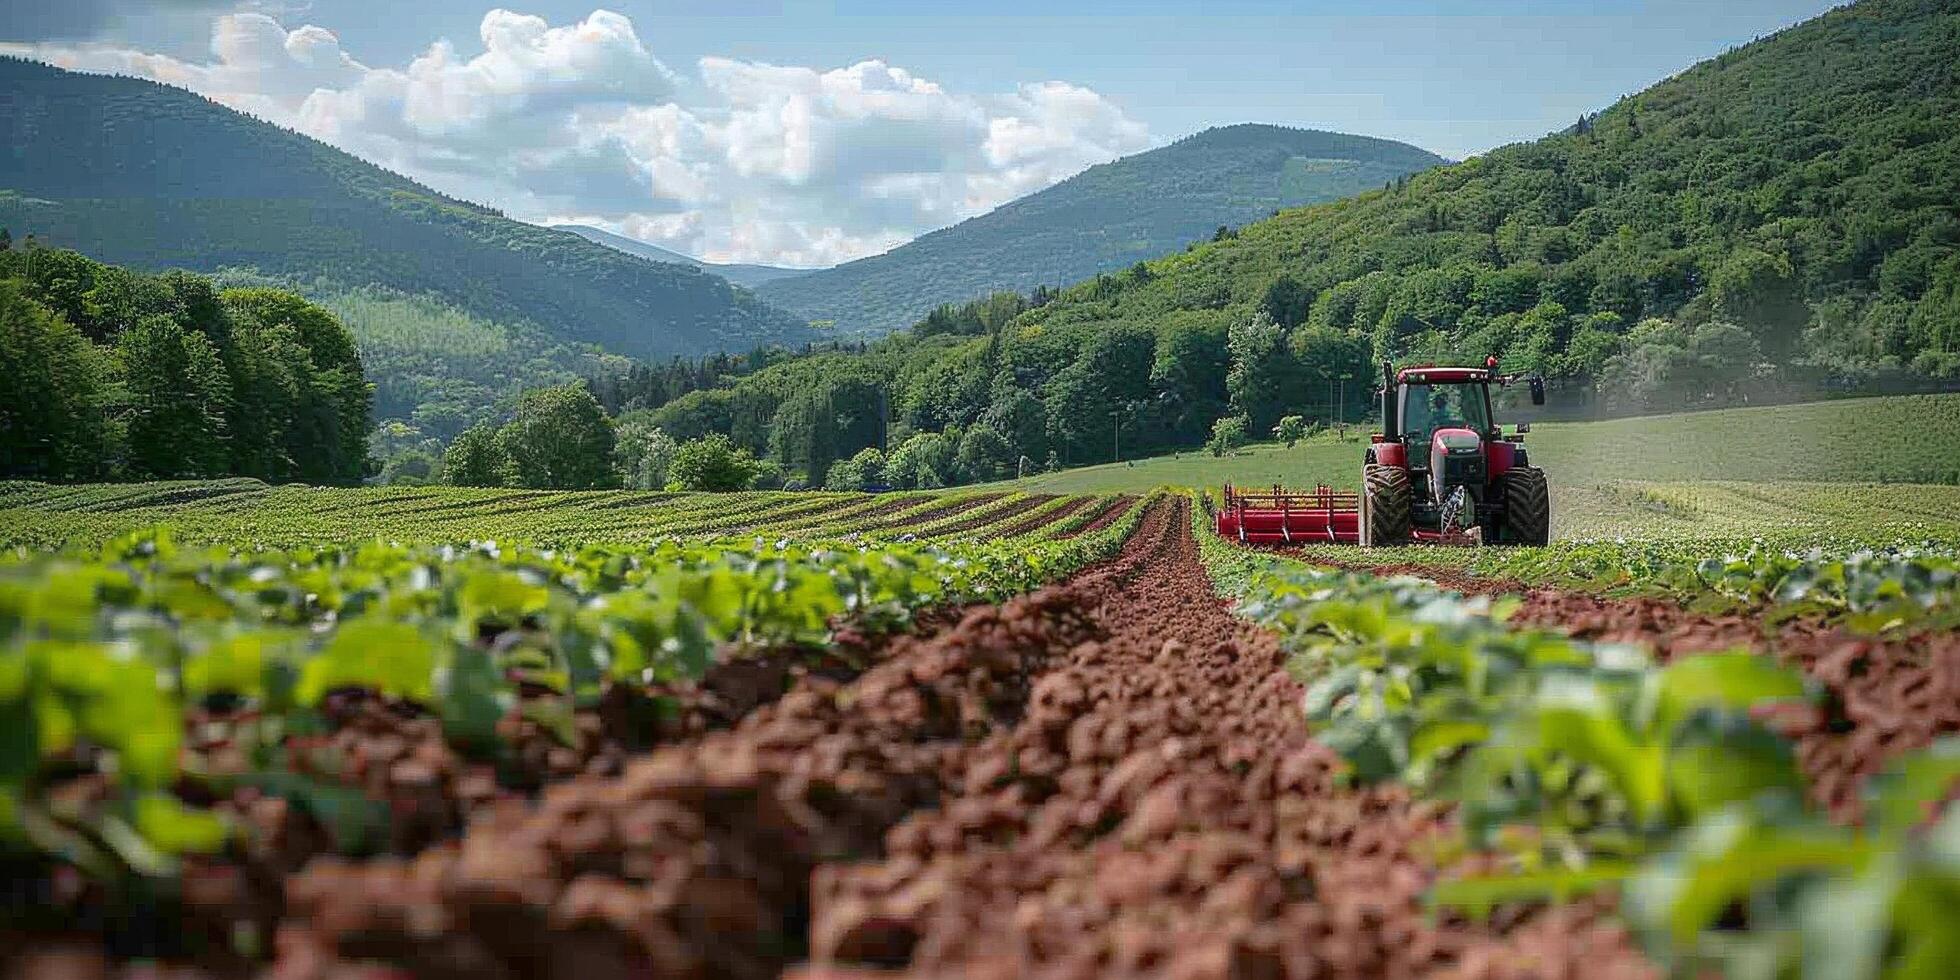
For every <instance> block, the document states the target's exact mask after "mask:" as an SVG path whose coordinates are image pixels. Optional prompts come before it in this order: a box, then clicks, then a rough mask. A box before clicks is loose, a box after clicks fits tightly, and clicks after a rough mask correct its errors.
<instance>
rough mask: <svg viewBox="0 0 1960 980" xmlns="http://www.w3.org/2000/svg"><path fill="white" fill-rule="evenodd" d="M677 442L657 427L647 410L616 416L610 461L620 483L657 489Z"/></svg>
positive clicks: (670, 461)
mask: <svg viewBox="0 0 1960 980" xmlns="http://www.w3.org/2000/svg"><path fill="white" fill-rule="evenodd" d="M679 448H680V444H679V443H677V442H675V441H674V437H673V436H670V435H668V434H667V433H665V432H662V431H661V430H660V427H659V426H657V425H654V424H653V422H652V420H651V419H649V418H647V413H644V412H635V413H632V414H631V415H629V416H624V417H621V418H620V419H619V424H618V426H617V432H616V435H615V437H614V441H613V461H614V463H615V464H616V465H617V466H618V467H619V473H620V478H621V480H622V482H623V483H624V484H625V485H626V486H628V487H631V488H632V489H635V490H658V489H660V488H661V487H664V486H666V485H667V471H668V468H669V467H670V466H672V465H673V462H674V452H675V450H677V449H679Z"/></svg>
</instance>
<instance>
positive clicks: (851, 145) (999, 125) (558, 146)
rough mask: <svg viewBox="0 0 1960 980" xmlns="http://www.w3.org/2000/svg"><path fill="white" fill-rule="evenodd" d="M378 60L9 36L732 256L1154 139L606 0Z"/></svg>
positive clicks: (413, 167)
mask: <svg viewBox="0 0 1960 980" xmlns="http://www.w3.org/2000/svg"><path fill="white" fill-rule="evenodd" d="M477 42H478V49H477V50H475V51H473V52H468V53H466V52H464V51H461V50H459V49H458V47H457V46H456V45H455V44H452V43H451V42H449V41H447V40H438V41H435V42H434V43H432V44H430V45H429V46H428V47H427V48H426V49H425V50H424V51H423V53H422V54H420V55H419V56H417V57H415V58H414V59H412V60H411V61H410V62H409V63H408V64H407V65H405V66H400V67H388V66H379V67H370V66H368V65H366V64H363V63H362V62H360V61H358V60H356V59H355V58H354V57H353V56H352V55H351V54H349V53H348V52H347V51H345V50H343V49H342V48H341V46H340V41H339V39H338V38H337V37H336V36H335V35H334V34H333V33H332V32H331V31H329V30H326V29H324V28H321V27H317V26H312V25H306V26H301V27H298V28H295V29H288V28H286V27H285V26H284V25H282V24H280V23H279V22H278V21H276V20H275V19H273V18H272V17H269V16H266V15H264V14H259V13H235V14H229V15H226V16H222V17H219V18H218V19H217V20H216V21H215V22H214V26H213V31H212V42H211V56H210V58H209V59H208V60H204V61H196V62H191V61H182V60H178V59H175V58H170V57H167V56H163V55H158V54H152V53H146V52H143V51H139V50H134V49H128V48H118V47H111V46H103V45H61V44H51V43H37V44H30V45H0V50H6V51H9V52H10V53H18V54H26V55H28V56H30V57H37V58H41V59H43V60H47V61H50V62H53V63H55V64H58V65H62V66H64V67H69V68H76V69H82V70H93V71H114V72H120V73H124V74H131V75H138V76H143V77H148V78H153V79H156V80H158V81H162V82H167V83H170V84H175V85H181V86H184V87H186V88H189V89H192V90H194V91H197V92H199V93H201V94H203V95H206V96H208V97H210V98H212V99H215V100H217V101H219V102H222V103H225V104H227V105H231V106H233V107H235V108H238V109H242V110H245V111H248V112H252V113H254V114H256V115H259V116H261V117H264V118H267V119H270V120H272V121H275V122H279V123H282V124H285V125H290V126H293V127H294V128H297V129H299V130H301V131H303V132H306V133H309V134H311V135H313V136H316V137H319V138H320V139H323V140H326V141H327V142H329V143H332V144H334V145H336V146H339V147H341V148H343V149H346V150H348V151H350V152H353V153H355V154H358V155H360V156H362V157H365V158H367V159H370V160H373V161H374V162H376V163H379V164H381V165H383V166H386V167H389V168H391V169H395V170H399V171H401V172H403V173H406V174H408V175H410V176H412V177H415V178H417V179H419V180H422V181H425V182H427V183H429V184H431V185H433V186H435V187H437V188H440V189H442V190H444V191H446V192H449V193H453V194H457V195H460V196H463V197H466V198H469V199H472V200H477V201H482V202H485V203H491V204H495V205H497V206H500V207H503V208H504V209H505V210H507V211H509V212H510V213H511V214H513V215H514V216H517V217H522V218H528V219H532V220H539V221H578V222H583V223H590V224H599V225H602V226H606V227H609V228H612V229H614V230H617V231H620V232H622V233H624V234H628V235H632V236H634V237H637V238H642V239H646V240H649V241H654V242H658V243H660V244H663V245H666V246H668V247H671V248H676V249H680V250H683V251H687V252H690V253H693V254H695V255H699V256H701V257H703V258H707V259H710V260H715V261H740V262H769V263H780V264H788V265H828V264H832V263H835V262H839V261H844V260H847V259H851V258H857V257H860V256H863V255H868V254H873V253H876V252H880V251H884V250H885V249H888V248H890V247H892V246H894V245H897V244H899V243H901V242H904V241H906V240H908V239H910V238H912V237H914V236H916V235H918V234H920V233H922V232H925V231H929V230H931V229H933V228H937V227H941V226H943V225H946V224H950V223H952V222H954V221H958V220H960V219H961V218H965V217H969V216H972V215H974V214H979V213H982V212H984V211H987V210H989V209H991V208H993V207H996V206H998V205H1000V204H1002V203H1004V202H1006V201H1008V200H1011V199H1012V198H1015V197H1018V196H1020V195H1023V194H1026V193H1029V192H1031V191H1034V190H1038V189H1040V188H1042V187H1045V186H1047V185H1049V184H1052V183H1054V182H1056V181H1058V180H1061V179H1062V178H1065V177H1067V176H1069V175H1071V174H1074V173H1076V172H1078V171H1080V170H1082V169H1083V168H1085V167H1088V166H1090V165H1092V164H1095V163H1100V162H1103V161H1106V160H1110V159H1114V158H1115V157H1118V156H1121V155H1123V154H1125V153H1131V152H1135V151H1137V150H1140V149H1143V148H1144V147H1146V146H1148V145H1149V134H1148V132H1147V131H1146V130H1145V129H1144V127H1143V126H1142V125H1141V124H1139V123H1137V122H1136V121H1135V120H1132V119H1130V118H1128V117H1127V116H1125V115H1124V113H1123V112H1122V110H1121V109H1120V108H1118V107H1117V106H1116V105H1115V104H1113V103H1111V102H1110V101H1109V100H1108V99H1105V98H1103V97H1102V96H1101V95H1100V94H1098V93H1096V92H1094V91H1092V90H1090V89H1086V88H1082V87H1080V86H1076V85H1071V84H1068V83H1066V82H1056V81H1047V82H1038V83H1029V84H1024V85H1020V86H1018V87H1016V88H1014V89H1013V90H1012V91H1008V92H1000V93H962V92H954V91H949V90H947V89H946V88H945V87H944V86H942V85H940V84H938V83H936V82H934V81H932V80H931V79H928V78H924V77H921V76H919V75H917V74H915V73H913V72H911V71H908V70H907V69H905V68H903V67H900V66H896V65H892V64H888V63H886V62H883V61H879V60H875V59H874V60H866V61H861V62H858V63H856V64H852V65H846V66H843V67H838V68H811V67H803V66H793V65H772V64H763V63H759V62H750V61H740V60H736V59H730V58H720V57H708V58H703V59H701V60H700V62H699V63H698V64H696V65H694V66H692V68H693V70H692V73H691V74H686V75H683V74H682V73H679V72H676V71H675V70H673V69H672V68H670V67H668V66H667V65H666V64H664V63H662V62H661V61H660V60H659V59H658V58H657V57H656V56H655V55H654V54H652V52H651V51H650V50H649V48H648V46H647V44H646V43H644V42H643V41H642V40H641V38H640V36H639V34H638V32H637V31H636V30H635V27H634V24H633V22H632V21H631V20H630V19H628V18H627V17H625V16H623V15H621V14H617V13H613V12H611V11H607V10H595V11H593V12H592V13H591V14H590V15H588V16H587V17H585V19H583V20H581V21H578V22H576V23H572V24H564V25H558V26H554V25H552V24H550V23H548V22H547V21H545V20H544V19H543V18H540V17H535V16H530V15H527V14H521V13H514V12H512V11H508V10H502V9H498V10H492V11H490V12H489V13H487V14H485V15H484V17H483V21H482V24H481V27H480V29H479V31H478V38H477Z"/></svg>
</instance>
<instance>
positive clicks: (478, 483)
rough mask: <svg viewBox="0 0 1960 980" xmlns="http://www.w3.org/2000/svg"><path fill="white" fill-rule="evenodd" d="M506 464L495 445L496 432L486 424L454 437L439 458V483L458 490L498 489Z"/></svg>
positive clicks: (478, 424)
mask: <svg viewBox="0 0 1960 980" xmlns="http://www.w3.org/2000/svg"><path fill="white" fill-rule="evenodd" d="M509 466H510V460H509V459H508V458H507V457H505V456H504V452H503V447H501V446H500V445H498V442H497V429H496V427H495V426H493V425H490V424H489V423H487V422H478V423H477V424H475V425H472V426H470V427H469V428H467V429H464V430H463V431H462V432H460V433H458V434H457V436H456V438H455V439H452V440H450V442H449V448H448V449H447V450H445V451H444V452H443V454H442V482H444V483H447V484H449V485H451V486H458V487H500V486H503V485H504V474H505V472H506V471H507V470H508V469H509Z"/></svg>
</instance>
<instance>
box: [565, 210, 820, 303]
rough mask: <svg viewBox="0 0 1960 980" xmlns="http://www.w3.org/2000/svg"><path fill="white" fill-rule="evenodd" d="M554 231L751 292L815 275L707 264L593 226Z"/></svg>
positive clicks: (771, 267)
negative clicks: (697, 271)
mask: <svg viewBox="0 0 1960 980" xmlns="http://www.w3.org/2000/svg"><path fill="white" fill-rule="evenodd" d="M551 227H552V228H554V229H556V230H558V231H569V232H571V233H572V234H574V235H578V236H579V237H581V238H584V239H586V240H587V241H593V242H598V243H599V244H601V245H604V246H606V247H607V248H614V249H618V250H620V251H622V252H625V253H626V254H628V255H637V256H639V257H640V258H643V259H646V260H647V261H649V262H674V263H678V264H680V265H689V266H693V267H694V268H696V269H700V270H702V271H704V272H710V273H713V274H715V275H717V276H720V277H722V278H723V279H726V280H728V281H729V282H732V283H734V284H735V285H737V286H747V287H749V288H751V289H753V288H755V287H756V286H760V285H762V284H763V283H765V282H771V281H774V280H777V279H787V278H789V277H790V276H803V275H808V274H810V273H811V272H812V271H815V270H811V269H786V268H783V267H781V266H774V265H747V264H743V263H740V262H703V261H701V260H700V259H697V258H695V257H694V256H692V255H685V254H682V253H680V252H676V251H674V250H673V249H670V248H661V247H660V246H658V245H654V244H651V243H649V242H643V241H640V240H639V239H637V238H628V237H626V236H625V235H615V234H613V233H612V232H609V231H607V230H605V229H604V228H594V227H592V226H591V225H552V226H551Z"/></svg>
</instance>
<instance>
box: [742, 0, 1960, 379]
mask: <svg viewBox="0 0 1960 980" xmlns="http://www.w3.org/2000/svg"><path fill="white" fill-rule="evenodd" d="M1957 64H1960V6H1956V5H1955V4H1953V3H1952V2H1950V0H1865V2H1861V3H1856V4H1852V5H1850V6H1847V7H1843V8H1840V9H1837V10H1834V11H1832V12H1830V13H1827V14H1825V15H1823V16H1821V17H1818V18H1816V19H1814V20H1811V21H1809V22H1806V23H1804V24H1801V25H1799V26H1796V27H1793V28H1790V29H1787V30H1785V31H1782V32H1780V33H1778V34H1776V35H1773V36H1771V37H1768V38H1765V39H1763V40H1761V41H1758V42H1757V43H1754V44H1750V45H1748V46H1746V47H1742V48H1739V49H1736V50H1733V51H1730V52H1729V53H1727V54H1724V55H1722V56H1721V57H1718V58H1715V59H1713V60H1711V61H1708V62H1705V63H1703V64H1700V65H1697V66H1695V67H1694V68H1691V69H1689V70H1687V71H1684V72H1682V73H1680V74H1678V75H1676V76H1674V77H1672V78H1670V79H1668V80H1666V81H1664V82H1661V83H1660V84H1658V85H1655V86H1654V87H1652V88H1650V89H1648V90H1646V91H1644V92H1641V93H1639V94H1637V95H1634V96H1631V97H1628V98H1626V99H1623V100H1622V101H1620V102H1619V103H1617V104H1615V105H1613V106H1612V107H1610V108H1608V109H1606V110H1605V111H1603V112H1601V113H1599V114H1597V115H1593V116H1588V117H1587V118H1585V119H1583V120H1581V121H1580V122H1579V123H1577V124H1576V125H1574V126H1573V127H1572V128H1571V129H1570V130H1568V131H1566V132H1562V133H1559V134H1555V135H1552V136H1549V137H1546V138H1544V139H1541V140H1538V141H1536V142H1531V143H1525V144H1519V145H1514V146H1508V147H1504V148H1502V149H1498V150H1494V151H1492V152H1490V153H1489V154H1487V155H1485V156H1482V157H1478V158H1475V159H1471V160H1468V161H1466V162H1463V163H1460V164H1456V165H1452V166H1448V167H1441V168H1437V169H1434V170H1429V171H1427V172H1424V173H1420V174H1416V175H1414V176H1412V177H1410V178H1409V179H1408V180H1406V181H1401V182H1398V183H1397V184H1396V185H1395V186H1394V187H1392V188H1389V189H1376V190H1374V191H1372V192H1370V193H1366V194H1362V195H1360V196H1359V197H1355V198H1351V199H1348V200H1344V201H1339V202H1336V203H1332V204H1324V205H1318V206H1313V207H1307V208H1302V209H1298V210H1293V211H1288V212H1286V213H1283V214H1280V215H1278V216H1276V217H1274V218H1272V219H1271V220H1267V221H1261V222H1258V223H1256V224H1252V225H1249V226H1247V227H1245V228H1244V229H1242V231H1241V233H1240V234H1238V235H1237V236H1235V237H1232V238H1229V239H1228V240H1224V241H1218V242H1214V243H1208V244H1206V245H1203V246H1200V247H1199V248H1197V249H1195V250H1193V251H1191V252H1189V253H1188V254H1175V255H1171V256H1169V257H1167V258H1163V259H1160V260H1158V261H1155V262H1151V263H1149V265H1148V267H1147V268H1146V269H1144V270H1141V271H1140V273H1139V274H1135V275H1122V276H1116V277H1106V278H1103V279H1100V280H1096V281H1091V282H1087V283H1082V284H1079V285H1077V286H1076V287H1074V288H1072V289H1069V290H1067V291H1065V292H1064V293H1063V295H1062V296H1061V297H1060V299H1059V301H1058V302H1055V303H1053V304H1050V305H1049V306H1047V307H1045V308H1043V309H1040V310H1038V311H1035V312H1034V313H1031V314H1029V315H1028V317H1027V321H1028V322H1031V323H1041V324H1047V325H1056V324H1064V323H1103V322H1130V323H1138V322H1142V323H1149V322H1157V321H1161V320H1162V319H1163V318H1165V317H1166V316H1168V315H1170V314H1172V313H1173V312H1176V311H1204V312H1206V313H1207V314H1208V315H1213V316H1218V315H1223V316H1228V317H1231V318H1234V319H1236V318H1242V317H1245V316H1249V315H1250V314H1251V313H1252V312H1253V311H1255V310H1257V309H1260V308H1265V309H1266V310H1267V311H1268V312H1270V313H1272V314H1274V315H1275V316H1276V317H1277V318H1278V319H1279V320H1280V321H1281V323H1282V324H1283V325H1285V326H1288V327H1293V326H1297V325H1300V324H1306V325H1308V326H1309V327H1315V328H1318V327H1325V328H1330V329H1333V330H1342V331H1346V330H1352V331H1357V332H1359V333H1361V334H1362V335H1364V336H1366V337H1367V338H1369V339H1370V340H1371V341H1372V343H1373V346H1374V348H1375V353H1376V354H1377V355H1378V356H1388V357H1400V358H1413V357H1435V356H1452V355H1456V356H1472V357H1481V356H1482V355H1483V354H1486V353H1489V352H1499V353H1501V354H1502V355H1504V357H1505V358H1506V361H1507V365H1508V366H1512V367H1516V368H1520V369H1536V370H1542V371H1545V372H1547V373H1549V374H1551V375H1552V376H1553V377H1555V378H1558V379H1562V384H1561V386H1562V387H1566V388H1579V389H1587V390H1590V389H1592V388H1593V387H1594V386H1595V383H1596V382H1598V381H1599V380H1600V379H1602V378H1603V377H1604V376H1605V375H1608V374H1610V375H1611V379H1610V380H1611V384H1604V383H1600V384H1597V387H1598V388H1599V389H1601V390H1602V391H1609V390H1610V391H1609V393H1618V394H1625V395H1628V396H1629V400H1631V401H1634V402H1636V403H1639V404H1644V405H1648V406H1652V407H1664V406H1665V405H1666V404H1667V399H1668V398H1669V397H1673V396H1675V395H1679V394H1690V395H1692V394H1698V393H1705V392H1709V391H1711V390H1719V389H1722V388H1724V387H1726V386H1729V385H1732V384H1734V383H1735V382H1736V381H1737V379H1740V378H1747V377H1751V376H1760V375H1761V374H1762V372H1763V368H1762V366H1764V365H1770V366H1777V365H1792V364H1810V365H1814V366H1815V369H1816V370H1817V371H1819V372H1825V373H1831V374H1839V375H1842V374H1854V375H1855V374H1858V373H1861V372H1865V373H1883V372H1888V371H1897V370H1899V369H1901V368H1909V369H1915V370H1917V371H1918V372H1921V373H1926V374H1935V375H1941V374H1953V373H1956V372H1960V213H1957V212H1956V211H1955V210H1954V201H1956V200H1960V126H1955V125H1954V120H1956V119H1960V71H1956V69H1955V65H1957ZM847 268H848V267H847ZM779 299H780V301H781V302H783V303H785V304H786V305H790V306H795V303H794V302H793V298H792V297H790V296H787V295H784V296H781V297H779ZM1616 357H1617V358H1618V360H1617V361H1616V360H1615V358H1616ZM1675 404H1679V402H1678V401H1677V402H1675Z"/></svg>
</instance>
